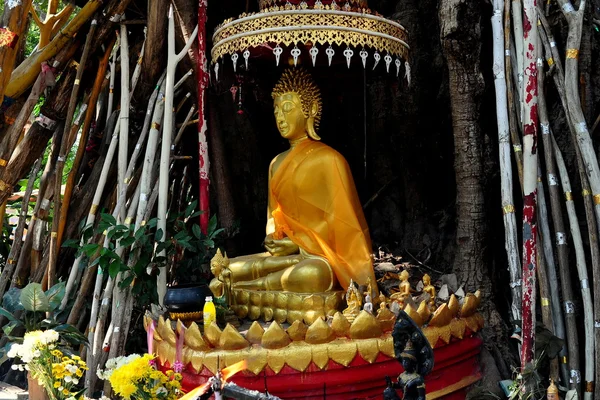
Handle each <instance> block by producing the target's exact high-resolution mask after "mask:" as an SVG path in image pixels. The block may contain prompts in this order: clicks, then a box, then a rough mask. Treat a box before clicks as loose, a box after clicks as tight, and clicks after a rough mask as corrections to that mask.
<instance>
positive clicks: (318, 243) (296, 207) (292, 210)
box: [269, 140, 376, 289]
mask: <svg viewBox="0 0 600 400" xmlns="http://www.w3.org/2000/svg"><path fill="white" fill-rule="evenodd" d="M269 209H270V210H272V212H271V214H272V216H273V219H274V222H275V233H274V238H275V239H281V238H282V237H283V236H284V234H285V236H288V237H289V238H290V239H291V240H292V241H293V242H294V243H296V244H297V245H298V246H299V247H300V248H302V249H304V250H305V251H307V252H308V253H310V254H314V255H318V256H321V257H324V258H326V259H327V260H328V261H329V263H330V265H331V267H332V269H333V271H334V273H335V275H336V276H337V279H338V281H339V282H340V284H341V285H342V287H343V288H344V289H346V288H348V285H349V284H350V279H352V280H353V281H354V282H356V283H358V284H361V285H365V284H367V280H368V278H371V284H372V285H375V284H376V283H375V275H374V272H373V262H372V258H371V239H370V237H369V228H368V227H367V223H366V221H365V216H364V214H363V211H362V206H361V204H360V201H359V199H358V195H357V193H356V187H355V186H354V180H353V179H352V174H351V172H350V168H349V167H348V163H347V162H346V160H345V159H344V157H343V156H342V155H341V154H340V153H338V152H337V151H335V150H334V149H332V148H331V147H329V146H327V145H325V144H323V143H321V142H318V141H314V140H306V141H304V142H301V143H299V144H298V145H297V146H296V147H295V148H294V149H292V151H291V152H290V153H289V154H288V155H287V157H286V158H285V159H284V160H283V162H282V163H281V164H280V165H279V167H278V168H277V170H276V171H275V174H274V175H273V177H272V178H271V182H270V193H269Z"/></svg>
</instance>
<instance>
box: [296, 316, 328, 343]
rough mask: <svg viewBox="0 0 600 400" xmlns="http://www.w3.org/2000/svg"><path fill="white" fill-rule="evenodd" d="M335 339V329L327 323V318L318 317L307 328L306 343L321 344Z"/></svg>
mask: <svg viewBox="0 0 600 400" xmlns="http://www.w3.org/2000/svg"><path fill="white" fill-rule="evenodd" d="M333 339H335V333H334V332H333V329H331V327H330V326H329V325H327V322H325V320H323V319H322V318H318V319H317V320H315V322H313V323H312V325H311V326H309V327H308V329H307V330H306V336H305V339H304V340H305V341H306V343H311V344H320V343H327V342H331V341H332V340H333Z"/></svg>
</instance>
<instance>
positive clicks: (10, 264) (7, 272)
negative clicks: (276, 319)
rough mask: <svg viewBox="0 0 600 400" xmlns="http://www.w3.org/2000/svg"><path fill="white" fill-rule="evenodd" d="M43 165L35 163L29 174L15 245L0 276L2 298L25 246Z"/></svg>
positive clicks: (38, 161) (0, 294) (39, 160)
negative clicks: (33, 200)
mask: <svg viewBox="0 0 600 400" xmlns="http://www.w3.org/2000/svg"><path fill="white" fill-rule="evenodd" d="M41 165H42V159H41V158H39V159H38V160H37V161H36V162H35V164H33V169H32V170H31V173H30V174H29V180H28V181H27V188H26V189H25V194H24V195H23V200H22V202H21V213H20V214H19V222H18V223H17V229H16V230H15V234H14V240H13V244H12V246H11V248H10V253H9V254H8V257H7V259H6V265H5V266H4V268H3V269H2V274H1V275H0V298H2V297H3V296H4V293H5V292H6V286H7V284H8V283H9V282H10V280H11V278H12V276H13V272H14V271H15V266H16V260H17V257H18V256H19V252H20V251H21V248H22V246H23V232H24V231H25V224H26V223H27V215H28V210H29V199H30V198H31V192H33V184H34V183H35V180H36V178H37V174H38V172H39V170H40V167H41Z"/></svg>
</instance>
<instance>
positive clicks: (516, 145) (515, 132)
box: [504, 0, 523, 192]
mask: <svg viewBox="0 0 600 400" xmlns="http://www.w3.org/2000/svg"><path fill="white" fill-rule="evenodd" d="M510 4H511V3H510V2H509V1H508V0H506V1H505V2H504V63H505V70H506V71H505V78H506V89H507V90H506V100H507V103H508V122H509V125H508V126H509V132H510V137H511V141H512V145H513V151H514V153H515V161H516V164H517V173H518V176H519V183H520V185H521V192H523V146H522V145H521V139H520V137H519V134H520V132H519V127H518V125H519V123H518V121H517V116H516V115H515V110H516V108H515V98H514V97H515V94H514V90H513V88H514V84H515V83H514V81H513V79H512V73H513V71H514V70H515V68H512V57H515V55H514V52H511V34H510V33H511V30H510ZM511 54H512V56H511ZM518 101H519V100H518V97H517V102H518Z"/></svg>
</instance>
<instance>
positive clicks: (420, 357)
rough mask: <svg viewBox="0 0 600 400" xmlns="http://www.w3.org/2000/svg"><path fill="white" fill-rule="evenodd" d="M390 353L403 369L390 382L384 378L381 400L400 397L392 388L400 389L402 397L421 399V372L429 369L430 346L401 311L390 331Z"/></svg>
mask: <svg viewBox="0 0 600 400" xmlns="http://www.w3.org/2000/svg"><path fill="white" fill-rule="evenodd" d="M392 338H393V339H394V354H395V356H396V359H397V360H398V362H400V363H401V364H402V367H403V368H404V372H402V373H401V374H400V376H398V382H396V383H393V382H392V380H391V379H390V377H389V376H388V377H386V381H387V388H386V389H385V391H384V392H383V398H384V400H400V397H398V394H397V393H396V389H401V390H402V399H403V400H425V375H427V374H429V373H430V372H431V370H432V369H433V349H432V348H431V345H430V344H429V341H427V338H426V337H425V335H424V334H423V332H422V331H421V329H420V328H419V327H418V326H417V324H415V322H414V321H413V320H412V319H411V318H410V317H409V316H408V314H406V313H405V312H404V311H400V314H398V318H397V319H396V324H395V325H394V331H393V332H392Z"/></svg>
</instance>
